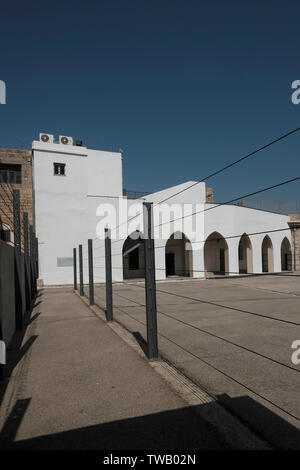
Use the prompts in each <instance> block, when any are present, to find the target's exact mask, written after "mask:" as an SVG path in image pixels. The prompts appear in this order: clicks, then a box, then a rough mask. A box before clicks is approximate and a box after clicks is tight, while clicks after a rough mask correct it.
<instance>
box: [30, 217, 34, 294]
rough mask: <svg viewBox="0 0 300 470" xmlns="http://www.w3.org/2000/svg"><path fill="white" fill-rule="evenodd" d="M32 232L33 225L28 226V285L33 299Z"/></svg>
mask: <svg viewBox="0 0 300 470" xmlns="http://www.w3.org/2000/svg"><path fill="white" fill-rule="evenodd" d="M32 233H33V227H32V225H30V226H29V246H30V257H29V267H30V286H31V298H32V299H34V292H35V288H34V271H33V243H32Z"/></svg>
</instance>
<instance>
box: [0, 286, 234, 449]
mask: <svg viewBox="0 0 300 470" xmlns="http://www.w3.org/2000/svg"><path fill="white" fill-rule="evenodd" d="M136 290H137V293H139V294H141V292H140V290H139V289H136ZM124 294H125V292H124ZM141 297H142V296H141ZM135 300H136V299H135ZM126 302H127V303H128V302H129V304H130V305H133V306H135V303H134V302H131V301H127V300H126ZM130 311H131V312H132V311H134V313H133V315H139V314H137V313H136V309H131V308H130ZM135 323H136V322H135V320H134V325H135ZM160 327H162V325H160ZM134 329H136V327H135V328H134ZM8 360H9V361H10V363H11V364H12V367H11V370H10V379H9V381H7V382H6V383H5V384H2V385H1V386H0V400H1V408H0V429H1V434H0V448H2V449H7V448H12V449H106V450H108V449H151V450H155V449H174V450H176V449H222V448H228V443H225V441H226V439H225V436H224V433H223V431H222V430H221V429H216V428H215V427H213V426H211V424H209V423H208V422H207V421H205V420H204V419H202V418H201V416H200V415H199V413H196V410H195V409H194V407H192V406H187V403H186V402H185V401H184V400H183V398H182V397H181V396H179V395H178V394H177V393H176V392H175V391H174V390H173V389H172V388H171V387H170V386H169V384H168V383H167V382H166V381H165V380H164V379H163V378H162V377H161V376H160V375H159V374H158V373H157V372H156V371H155V370H154V369H153V368H152V367H150V365H149V364H148V363H147V361H146V360H144V359H143V358H142V357H141V356H140V355H138V354H137V352H136V351H134V350H133V349H131V347H130V346H129V345H128V344H126V343H125V342H124V341H123V340H122V339H121V338H120V337H119V336H117V335H116V334H115V333H114V331H112V329H111V328H109V326H108V325H107V324H105V322H103V321H102V320H101V319H99V318H98V317H97V316H96V315H95V314H94V313H93V312H92V311H91V310H90V309H89V308H88V307H87V306H86V305H85V304H84V303H83V302H82V300H81V299H80V298H79V297H78V296H76V295H75V294H74V293H73V292H72V290H71V289H66V288H61V289H55V288H53V289H44V290H43V291H40V292H39V297H38V298H37V302H36V307H35V309H34V311H33V313H32V317H31V322H30V323H29V325H28V327H27V330H26V333H25V335H22V334H21V333H20V334H19V336H18V335H17V337H16V338H15V341H14V343H13V344H12V345H11V347H10V350H9V351H8ZM207 406H209V405H207ZM224 425H225V427H226V423H224ZM232 447H235V443H232Z"/></svg>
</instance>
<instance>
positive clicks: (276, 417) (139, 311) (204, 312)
mask: <svg viewBox="0 0 300 470" xmlns="http://www.w3.org/2000/svg"><path fill="white" fill-rule="evenodd" d="M113 291H114V312H115V317H116V319H117V321H119V322H120V323H122V324H123V325H124V326H125V327H126V328H128V329H129V330H130V331H132V332H138V333H139V334H140V335H142V336H143V337H144V338H146V331H145V296H144V285H143V283H142V282H129V283H128V282H127V283H124V284H115V285H114V289H113ZM96 301H97V303H98V304H99V306H101V307H102V308H104V307H105V290H104V287H103V286H102V287H101V286H99V287H97V288H96ZM157 305H158V329H159V350H160V353H161V354H162V356H163V357H165V358H166V359H168V360H169V361H170V362H171V363H172V364H174V365H175V366H176V367H177V368H178V369H179V370H181V371H183V372H184V374H185V375H186V376H188V377H190V378H191V379H192V380H193V381H195V382H196V383H197V384H199V385H200V386H201V387H202V388H203V389H205V390H207V391H208V392H209V393H212V394H214V395H215V396H217V397H218V400H219V401H220V402H221V403H223V404H224V405H225V406H226V407H227V408H228V409H230V410H231V411H232V412H233V413H235V414H236V415H237V416H239V417H240V418H241V419H242V420H243V422H245V423H247V425H249V426H250V427H251V428H252V429H254V430H255V431H256V432H257V433H259V434H260V435H261V436H263V437H264V438H265V439H266V440H267V441H268V442H270V443H271V444H272V445H273V446H274V447H276V448H283V449H290V448H292V449H299V448H300V432H299V420H300V399H299V387H300V380H299V379H300V375H299V372H300V365H294V364H293V363H292V361H291V355H292V352H293V350H292V349H291V344H292V342H293V341H294V340H296V339H300V277H297V276H257V277H243V278H231V279H213V280H190V281H178V282H158V283H157Z"/></svg>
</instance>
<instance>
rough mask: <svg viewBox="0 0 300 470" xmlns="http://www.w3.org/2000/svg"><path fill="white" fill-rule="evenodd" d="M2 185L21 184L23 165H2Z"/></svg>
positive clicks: (0, 176) (0, 170) (0, 181)
mask: <svg viewBox="0 0 300 470" xmlns="http://www.w3.org/2000/svg"><path fill="white" fill-rule="evenodd" d="M0 183H9V184H21V183H22V165H13V164H7V163H1V164H0Z"/></svg>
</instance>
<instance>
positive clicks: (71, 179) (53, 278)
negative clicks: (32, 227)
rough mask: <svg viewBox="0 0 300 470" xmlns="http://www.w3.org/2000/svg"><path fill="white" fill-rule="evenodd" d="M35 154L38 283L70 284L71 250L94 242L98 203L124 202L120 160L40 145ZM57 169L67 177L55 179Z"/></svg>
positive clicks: (36, 145)
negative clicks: (61, 167)
mask: <svg viewBox="0 0 300 470" xmlns="http://www.w3.org/2000/svg"><path fill="white" fill-rule="evenodd" d="M32 150H33V181H34V198H35V218H36V234H37V237H38V240H39V277H40V279H42V280H43V282H44V283H45V284H46V285H48V284H50V285H51V284H71V282H72V276H73V268H72V266H64V264H70V263H71V260H70V258H72V256H73V247H76V246H78V244H79V243H82V244H84V243H86V242H87V239H88V238H94V237H95V236H96V232H95V229H96V222H97V219H96V215H95V214H96V209H97V207H98V205H99V203H100V202H101V203H103V202H107V201H111V198H114V197H118V196H122V192H123V188H122V155H121V154H120V153H114V152H102V151H96V150H90V149H87V148H86V147H77V146H73V145H64V144H48V143H44V142H37V141H35V142H33V145H32ZM54 163H61V164H65V176H63V175H54ZM103 196H105V197H103ZM58 258H62V260H58ZM67 258H69V260H68V259H67ZM59 264H63V266H59Z"/></svg>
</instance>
